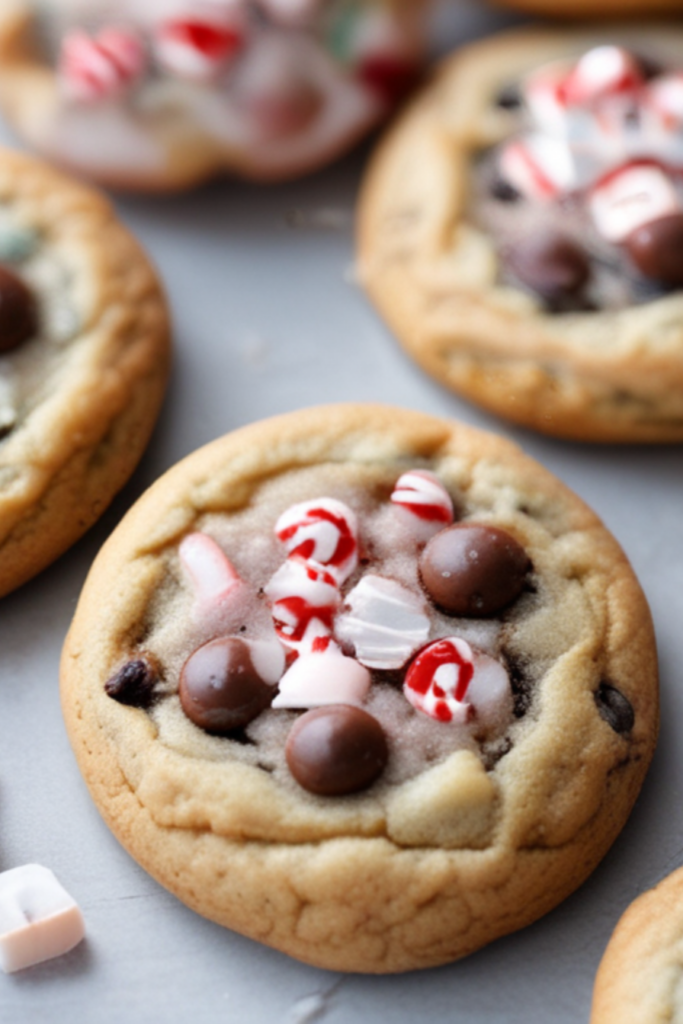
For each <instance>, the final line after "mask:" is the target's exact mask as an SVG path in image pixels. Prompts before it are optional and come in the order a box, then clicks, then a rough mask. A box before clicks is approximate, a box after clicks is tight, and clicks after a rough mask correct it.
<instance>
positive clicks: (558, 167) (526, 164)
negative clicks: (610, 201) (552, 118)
mask: <svg viewBox="0 0 683 1024" xmlns="http://www.w3.org/2000/svg"><path fill="white" fill-rule="evenodd" d="M499 167H500V172H501V174H502V176H503V178H504V179H505V181H508V182H509V183H510V184H511V185H512V186H513V187H514V188H516V189H517V191H518V192H521V194H522V195H523V196H526V197H527V198H528V199H533V200H536V201H538V202H551V201H552V200H553V199H556V198H557V197H558V196H559V195H561V194H562V193H563V192H568V191H571V190H572V189H574V188H577V187H578V184H579V179H578V174H577V168H576V163H575V159H574V156H573V153H572V151H571V148H570V146H569V145H568V144H567V143H566V142H564V141H563V140H562V139H554V138H550V137H549V136H546V135H531V136H528V137H527V138H526V139H521V140H519V141H513V142H509V143H508V144H507V145H506V146H504V147H503V150H502V152H501V154H500V164H499Z"/></svg>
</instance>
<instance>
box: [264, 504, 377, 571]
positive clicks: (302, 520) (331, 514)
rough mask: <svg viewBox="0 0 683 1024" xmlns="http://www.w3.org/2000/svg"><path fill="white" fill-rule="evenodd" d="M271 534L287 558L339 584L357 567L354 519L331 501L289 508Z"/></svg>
mask: <svg viewBox="0 0 683 1024" xmlns="http://www.w3.org/2000/svg"><path fill="white" fill-rule="evenodd" d="M275 533H276V534H277V536H278V538H279V540H280V541H282V543H283V544H284V545H285V548H286V551H287V555H288V557H289V558H299V559H304V560H305V561H309V562H313V563H315V564H316V565H319V566H323V567H324V568H325V569H326V570H327V572H328V573H329V574H330V575H331V576H332V577H333V578H334V580H335V581H336V582H337V583H338V584H339V585H341V584H342V583H344V582H345V580H347V579H348V577H349V576H350V575H351V573H352V572H353V571H354V569H355V568H356V566H357V565H358V519H357V517H356V514H355V512H353V511H352V510H351V509H350V508H349V507H348V505H345V504H344V502H342V501H337V500H336V499H335V498H319V499H316V500H315V501H305V502H301V503H300V504H298V505H293V506H292V507H291V508H288V509H287V511H286V512H283V514H282V515H281V516H280V518H279V519H278V521H277V523H276V524H275Z"/></svg>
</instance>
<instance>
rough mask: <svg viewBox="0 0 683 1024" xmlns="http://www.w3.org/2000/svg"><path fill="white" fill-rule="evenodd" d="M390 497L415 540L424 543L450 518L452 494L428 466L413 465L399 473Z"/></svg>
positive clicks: (451, 517)
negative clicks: (421, 467) (422, 467)
mask: <svg viewBox="0 0 683 1024" xmlns="http://www.w3.org/2000/svg"><path fill="white" fill-rule="evenodd" d="M390 501H392V502H393V504H394V505H396V508H397V512H398V514H399V515H401V517H402V519H403V522H404V523H405V525H406V526H408V528H409V529H410V531H411V533H412V534H413V536H414V537H415V539H416V540H417V541H418V542H422V541H424V542H425V543H426V542H427V541H428V540H429V539H430V538H431V537H433V536H434V534H435V533H438V532H439V531H440V530H442V529H443V528H444V527H445V526H450V525H451V523H452V522H453V518H454V512H453V502H452V500H451V496H450V495H449V493H448V491H447V490H446V488H445V487H444V485H443V484H442V483H441V481H440V480H439V478H438V477H437V476H436V474H434V473H430V472H429V470H427V469H412V470H410V471H409V472H408V473H404V474H403V476H401V477H399V479H398V481H397V482H396V485H395V486H394V490H393V493H392V495H391V498H390Z"/></svg>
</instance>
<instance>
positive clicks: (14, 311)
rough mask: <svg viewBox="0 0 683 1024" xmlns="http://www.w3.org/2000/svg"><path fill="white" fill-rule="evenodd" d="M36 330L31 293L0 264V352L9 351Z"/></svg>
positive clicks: (36, 321) (13, 274) (12, 273)
mask: <svg viewBox="0 0 683 1024" xmlns="http://www.w3.org/2000/svg"><path fill="white" fill-rule="evenodd" d="M37 332H38V309H37V306H36V301H35V298H34V296H33V293H32V292H31V291H30V290H29V288H28V287H27V286H26V285H25V284H24V282H23V281H22V280H21V278H20V277H17V275H16V274H15V273H14V271H12V270H9V269H8V268H7V267H3V266H0V352H9V351H11V350H12V349H13V348H17V347H18V346H19V345H22V344H23V343H24V342H25V341H28V340H29V338H32V337H33V336H34V335H35V334H36V333H37Z"/></svg>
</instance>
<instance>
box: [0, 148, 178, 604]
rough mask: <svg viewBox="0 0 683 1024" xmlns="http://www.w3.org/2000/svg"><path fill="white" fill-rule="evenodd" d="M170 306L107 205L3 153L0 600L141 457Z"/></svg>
mask: <svg viewBox="0 0 683 1024" xmlns="http://www.w3.org/2000/svg"><path fill="white" fill-rule="evenodd" d="M168 333H169V332H168V321H167V313H166V306H165V301H164V298H163V295H162V292H161V289H160V286H159V284H158V282H157V279H156V276H155V274H154V272H153V270H152V269H151V267H150V265H149V263H148V261H147V259H146V257H145V256H144V254H143V253H142V251H141V250H140V248H139V247H138V245H137V243H136V242H135V241H134V239H133V238H132V237H131V236H130V234H129V233H128V232H127V231H126V230H125V229H124V228H123V226H122V225H121V224H119V223H118V221H117V219H116V217H115V214H114V212H113V210H112V208H111V206H110V205H109V203H108V202H107V201H106V200H105V199H104V198H103V197H102V196H100V195H98V194H96V193H95V192H92V191H90V190H89V189H86V188H84V187H83V186H82V185H78V184H76V183H75V182H72V181H69V180H68V179H67V178H65V177H63V176H62V175H60V174H58V173H56V172H55V171H53V170H51V169H50V168H48V167H47V166H45V165H43V164H40V163H38V162H37V161H35V160H32V159H30V158H27V157H25V156H20V155H18V154H16V153H11V152H9V151H7V150H2V151H0V595H1V594H6V593H7V592H8V591H10V590H13V589H14V588H15V587H17V586H19V585H20V584H21V583H24V582H25V581H26V580H28V579H30V578H31V577H32V576H34V575H35V574H36V573H37V572H39V571H40V570H41V569H43V568H44V567H45V566H46V565H48V564H49V563H50V562H51V561H53V560H54V559H55V558H56V557H57V556H58V555H60V554H61V553H62V552H63V551H65V550H66V548H68V547H69V546H70V545H71V544H73V543H74V541H76V540H77V539H78V538H79V537H80V536H81V535H82V534H83V533H84V532H85V531H86V530H87V529H88V527H90V526H91V525H92V524H93V523H94V522H95V520H96V519H97V518H98V517H99V516H100V515H101V513H102V512H103V511H104V509H105V508H106V507H107V505H108V504H109V502H110V501H111V499H112V498H113V497H114V495H115V494H116V492H117V491H118V490H119V489H120V488H121V487H122V486H123V484H124V483H125V481H126V480H127V479H128V477H129V475H130V474H131V472H132V471H133V469H134V467H135V465H136V464H137V462H138V459H139V458H140V456H141V455H142V452H143V450H144V448H145V445H146V443H147V440H148V438H149V435H150V432H151V430H152V426H153V424H154V421H155V419H156V415H157V412H158V410H159V406H160V404H161V400H162V396H163V391H164V387H165V383H166V378H167V375H168V364H169V337H168Z"/></svg>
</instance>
